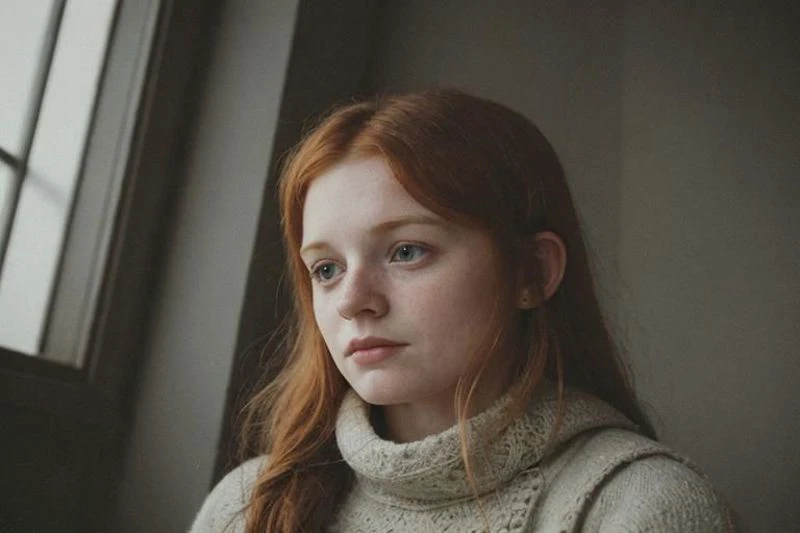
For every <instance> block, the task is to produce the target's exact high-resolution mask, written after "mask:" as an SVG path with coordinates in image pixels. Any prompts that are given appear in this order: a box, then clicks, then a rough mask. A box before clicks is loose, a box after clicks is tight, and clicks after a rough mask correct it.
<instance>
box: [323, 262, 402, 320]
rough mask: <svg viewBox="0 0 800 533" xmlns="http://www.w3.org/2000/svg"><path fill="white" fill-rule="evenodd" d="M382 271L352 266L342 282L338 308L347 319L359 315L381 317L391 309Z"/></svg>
mask: <svg viewBox="0 0 800 533" xmlns="http://www.w3.org/2000/svg"><path fill="white" fill-rule="evenodd" d="M381 286H382V280H381V276H380V273H378V272H375V271H374V270H372V269H370V268H368V267H360V268H350V269H348V270H347V271H346V272H345V275H344V279H343V280H342V284H341V293H340V296H339V301H338V302H337V303H336V310H337V311H338V313H339V316H341V317H342V318H344V319H345V320H353V319H355V318H356V317H359V316H372V317H373V318H379V317H381V316H383V315H385V314H386V313H387V312H388V310H389V302H388V300H387V299H386V295H385V293H384V291H383V289H382V288H381Z"/></svg>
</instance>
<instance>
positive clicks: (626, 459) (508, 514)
mask: <svg viewBox="0 0 800 533" xmlns="http://www.w3.org/2000/svg"><path fill="white" fill-rule="evenodd" d="M555 398H556V396H555V391H554V390H553V387H550V386H548V387H543V390H542V392H540V393H539V395H537V397H536V399H535V401H533V402H532V404H531V406H530V407H529V409H528V410H527V412H526V414H525V415H524V416H522V417H520V418H518V419H517V420H515V421H514V422H513V423H512V424H511V425H510V426H509V427H508V428H507V429H506V430H504V431H500V432H499V431H498V424H499V422H500V419H501V414H502V413H503V410H504V409H505V407H506V405H507V398H504V399H501V400H499V401H498V402H497V403H496V404H495V405H494V406H493V407H491V408H490V409H488V410H487V411H485V412H484V413H481V414H480V415H478V416H476V417H474V418H472V419H471V420H470V421H469V422H468V438H469V441H470V443H471V446H473V449H476V450H481V452H480V453H478V454H476V455H477V459H476V475H477V479H476V484H477V488H478V491H479V493H480V496H481V498H480V500H481V504H480V506H479V505H478V503H476V500H475V498H474V496H473V493H472V490H471V488H470V486H469V483H468V482H467V477H466V475H465V471H464V465H463V462H462V460H461V458H460V451H459V450H460V448H459V436H458V429H457V427H453V428H450V429H448V430H447V431H445V432H443V433H440V434H438V435H432V436H430V437H427V438H425V439H423V440H421V441H417V442H412V443H408V444H396V443H393V442H389V441H385V440H382V439H381V438H379V437H378V436H377V435H376V434H375V431H374V429H373V427H372V425H371V424H370V419H369V406H368V405H366V404H365V403H364V402H363V401H362V400H361V399H360V398H359V397H358V396H356V395H355V393H353V392H352V391H351V392H350V393H349V394H348V395H347V397H346V398H345V400H344V402H343V404H342V407H341V409H340V411H339V415H338V419H337V427H336V438H337V442H338V444H339V449H340V450H341V452H342V456H343V458H344V460H345V461H346V462H347V463H348V465H349V466H350V467H351V468H352V469H353V470H354V471H355V474H356V482H355V486H354V488H353V490H352V491H351V493H350V494H349V495H348V497H347V499H346V501H345V503H344V505H343V507H342V508H341V510H340V512H339V513H338V516H336V517H332V520H331V524H330V531H331V532H332V533H351V532H378V531H386V532H388V531H392V532H395V533H402V532H414V533H428V532H431V533H434V532H435V533H440V532H445V531H452V532H471V531H472V532H477V531H485V529H486V525H487V524H488V525H489V528H490V530H491V531H492V532H504V533H506V532H508V533H510V532H554V533H566V532H597V533H612V532H614V533H617V532H637V533H638V532H642V533H643V532H652V533H660V532H664V533H667V532H669V533H673V532H674V533H678V532H681V533H692V532H697V533H700V532H702V533H717V532H728V531H733V526H732V525H731V522H730V517H729V514H728V511H727V508H726V506H725V505H724V503H723V502H722V501H721V499H720V498H719V497H718V495H717V494H716V493H715V492H714V490H713V489H712V488H711V486H710V485H709V483H708V482H707V481H706V480H705V479H704V478H703V477H702V475H700V474H699V473H697V471H696V470H695V469H694V467H692V466H690V465H688V463H687V462H686V461H685V460H683V459H681V458H680V457H678V456H677V455H675V454H674V453H673V452H671V451H670V450H669V449H667V448H666V447H664V446H663V445H661V444H660V443H657V442H654V441H651V440H649V439H647V438H644V437H642V436H640V435H639V434H637V433H635V429H636V428H635V426H634V425H633V424H632V423H631V422H630V421H628V420H627V419H626V418H625V417H623V416H622V415H621V414H620V413H619V412H617V411H616V410H614V409H613V408H611V407H610V406H608V405H607V404H605V403H603V402H601V401H600V400H598V399H597V398H595V397H593V396H591V395H589V394H586V393H583V392H580V391H574V390H572V391H568V393H567V394H566V406H565V410H564V412H563V419H562V420H563V422H562V425H561V429H560V431H559V433H558V435H557V436H556V437H555V438H554V439H553V440H550V441H549V440H548V438H549V437H550V435H549V432H550V429H551V428H552V427H553V423H554V422H555V419H556V400H555ZM263 462H264V459H263V458H257V459H253V460H250V461H248V462H246V463H244V464H243V465H241V466H240V467H238V468H237V469H235V470H233V471H232V472H231V473H229V474H228V475H227V476H226V477H225V478H224V479H223V480H222V481H221V482H220V483H219V484H218V485H217V486H216V487H215V488H214V490H213V491H212V492H211V494H210V495H209V496H208V498H207V499H206V501H205V503H204V504H203V507H202V508H201V510H200V512H199V514H198V515H197V517H196V519H195V522H194V525H193V526H192V529H191V533H222V532H226V533H227V532H230V533H241V532H243V531H244V521H243V515H242V513H240V511H241V509H242V508H243V507H244V506H245V505H246V504H247V499H248V493H249V491H250V488H251V486H252V483H253V481H254V479H255V478H256V476H257V474H258V471H259V469H260V468H261V467H262V465H263ZM481 509H482V510H481Z"/></svg>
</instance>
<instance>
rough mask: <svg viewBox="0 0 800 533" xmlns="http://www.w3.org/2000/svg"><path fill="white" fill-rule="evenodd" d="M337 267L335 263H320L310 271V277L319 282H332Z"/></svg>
mask: <svg viewBox="0 0 800 533" xmlns="http://www.w3.org/2000/svg"><path fill="white" fill-rule="evenodd" d="M338 268H339V267H338V266H337V265H336V264H335V263H322V264H321V265H319V266H318V267H316V268H314V269H313V270H312V271H311V277H313V278H314V279H316V280H317V281H319V282H323V283H324V282H326V281H330V280H332V279H333V278H334V277H335V276H336V274H337V269H338Z"/></svg>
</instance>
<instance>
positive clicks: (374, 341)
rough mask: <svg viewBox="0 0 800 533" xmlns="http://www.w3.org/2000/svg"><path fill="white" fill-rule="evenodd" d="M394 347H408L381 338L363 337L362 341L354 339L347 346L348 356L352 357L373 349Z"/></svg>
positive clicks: (401, 343) (405, 344)
mask: <svg viewBox="0 0 800 533" xmlns="http://www.w3.org/2000/svg"><path fill="white" fill-rule="evenodd" d="M394 346H407V343H404V342H396V341H393V340H389V339H384V338H381V337H363V338H361V339H353V340H351V341H350V342H349V343H348V344H347V351H346V353H347V356H351V355H353V354H354V353H356V352H361V351H367V350H371V349H373V348H391V347H394Z"/></svg>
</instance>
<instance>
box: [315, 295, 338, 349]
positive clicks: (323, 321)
mask: <svg viewBox="0 0 800 533" xmlns="http://www.w3.org/2000/svg"><path fill="white" fill-rule="evenodd" d="M313 310H314V321H315V322H316V323H317V329H319V331H320V333H321V334H322V338H323V339H325V344H327V345H328V348H329V349H332V348H333V347H332V346H331V342H332V341H333V339H334V331H333V327H334V324H335V321H334V318H333V317H332V316H331V307H330V305H329V304H327V303H326V302H325V297H324V296H319V295H318V296H315V297H314V304H313Z"/></svg>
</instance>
